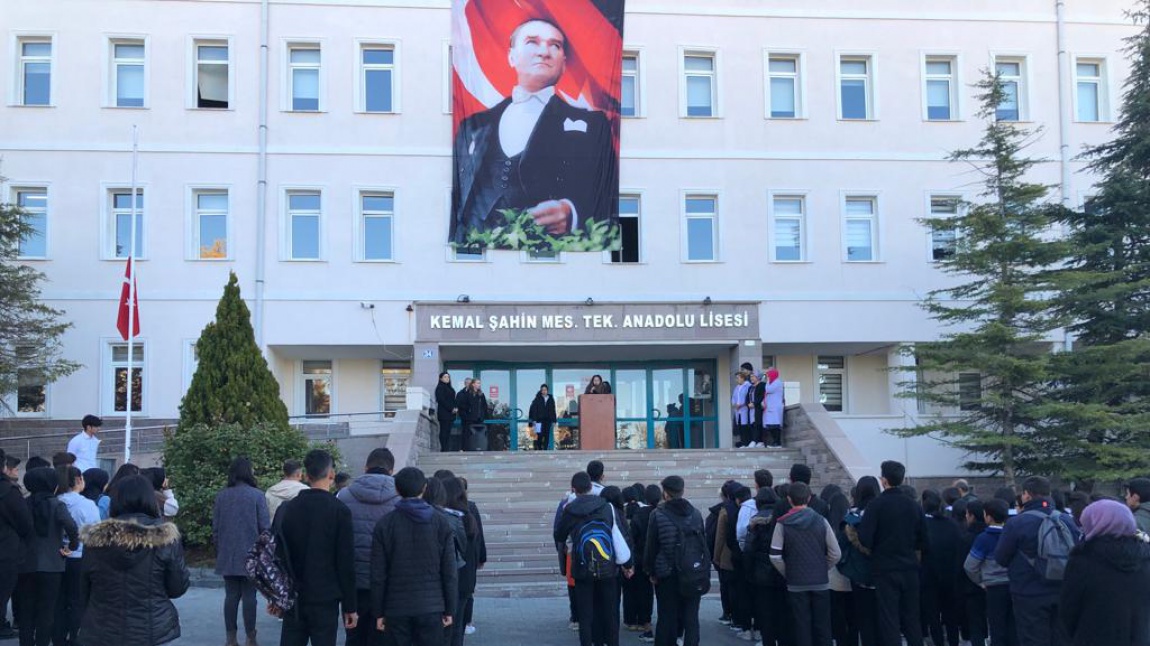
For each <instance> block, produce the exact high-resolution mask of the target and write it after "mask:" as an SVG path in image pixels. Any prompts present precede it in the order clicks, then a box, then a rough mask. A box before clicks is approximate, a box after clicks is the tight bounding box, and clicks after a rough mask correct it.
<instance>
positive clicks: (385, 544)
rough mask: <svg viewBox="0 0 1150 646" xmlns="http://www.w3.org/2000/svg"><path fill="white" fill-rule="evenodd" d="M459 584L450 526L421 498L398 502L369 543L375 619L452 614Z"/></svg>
mask: <svg viewBox="0 0 1150 646" xmlns="http://www.w3.org/2000/svg"><path fill="white" fill-rule="evenodd" d="M458 586H459V574H458V569H457V568H456V561H455V535H454V533H453V532H452V530H451V524H450V523H449V522H448V520H447V519H446V518H445V517H444V515H443V514H440V513H436V511H435V509H434V508H433V507H432V506H431V505H429V504H427V503H426V502H424V501H423V500H420V499H418V498H405V499H403V500H401V501H399V504H397V505H396V506H395V511H394V512H392V513H390V514H388V515H386V516H384V517H383V519H382V520H380V521H379V524H378V525H376V526H375V533H374V538H373V540H372V543H371V606H372V611H373V612H374V614H375V616H376V617H384V618H390V617H413V616H416V615H429V614H432V613H437V614H443V615H451V616H454V615H455V614H456V608H455V606H456V599H457V598H458V596H459V587H458ZM457 620H462V618H461V617H460V618H458V619H457Z"/></svg>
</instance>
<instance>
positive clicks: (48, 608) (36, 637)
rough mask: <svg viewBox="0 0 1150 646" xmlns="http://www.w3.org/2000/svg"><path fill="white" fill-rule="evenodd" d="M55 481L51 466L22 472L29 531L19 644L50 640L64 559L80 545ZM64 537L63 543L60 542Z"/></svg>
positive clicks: (39, 645) (19, 589)
mask: <svg viewBox="0 0 1150 646" xmlns="http://www.w3.org/2000/svg"><path fill="white" fill-rule="evenodd" d="M58 483H59V480H58V478H57V476H56V470H55V469H53V468H52V467H39V468H36V469H32V470H30V471H28V473H26V474H24V488H25V489H27V490H28V493H29V496H28V500H27V502H28V510H29V511H30V512H31V513H32V533H30V534H29V535H28V537H27V538H25V539H24V540H23V544H24V560H23V562H21V563H20V574H19V578H18V579H17V582H16V596H17V597H19V599H20V604H19V605H20V616H19V617H17V619H18V620H19V623H20V643H21V644H27V645H29V646H30V645H31V644H35V645H36V646H47V644H48V642H49V641H51V640H52V628H53V625H54V622H55V619H56V598H57V596H58V595H59V593H60V583H61V580H62V579H63V577H64V558H65V557H66V556H68V555H69V554H71V553H72V550H75V549H76V548H77V547H79V546H80V544H79V542H78V539H79V532H78V531H77V530H76V521H74V520H72V515H71V514H70V513H68V507H67V505H65V504H64V503H63V502H61V501H60V500H58V499H57V498H56V487H57V485H58ZM65 536H66V537H67V543H66V544H65V543H63V542H62V540H63V539H64V537H65ZM92 643H99V642H92Z"/></svg>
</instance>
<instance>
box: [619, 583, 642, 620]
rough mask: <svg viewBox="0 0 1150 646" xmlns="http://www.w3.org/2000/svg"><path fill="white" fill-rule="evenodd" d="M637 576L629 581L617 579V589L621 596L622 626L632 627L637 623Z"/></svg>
mask: <svg viewBox="0 0 1150 646" xmlns="http://www.w3.org/2000/svg"><path fill="white" fill-rule="evenodd" d="M638 578H639V577H638V576H634V577H631V578H630V579H626V578H623V577H622V576H620V577H619V588H620V589H621V590H622V594H623V625H624V626H634V625H636V624H637V623H638V621H639V618H638V616H637V615H638V613H637V612H636V607H635V606H636V603H635V582H636V580H638Z"/></svg>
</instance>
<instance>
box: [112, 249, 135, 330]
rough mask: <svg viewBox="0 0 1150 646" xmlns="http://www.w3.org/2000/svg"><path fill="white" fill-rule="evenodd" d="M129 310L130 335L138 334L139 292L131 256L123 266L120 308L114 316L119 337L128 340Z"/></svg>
mask: <svg viewBox="0 0 1150 646" xmlns="http://www.w3.org/2000/svg"><path fill="white" fill-rule="evenodd" d="M129 299H131V304H132V306H131V307H128V303H129ZM129 310H131V320H132V329H131V336H133V337H137V336H140V299H139V292H138V291H137V290H136V263H135V261H134V260H133V259H132V258H128V263H127V265H126V266H125V267H124V282H123V285H122V286H121V287H120V308H119V314H118V315H117V316H116V329H117V330H119V331H120V338H122V339H124V340H125V341H127V340H128V334H129V330H128V316H129V314H128V312H129Z"/></svg>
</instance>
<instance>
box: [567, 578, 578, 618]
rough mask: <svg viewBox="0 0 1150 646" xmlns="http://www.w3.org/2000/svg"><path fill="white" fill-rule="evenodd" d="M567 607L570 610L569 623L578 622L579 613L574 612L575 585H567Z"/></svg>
mask: <svg viewBox="0 0 1150 646" xmlns="http://www.w3.org/2000/svg"><path fill="white" fill-rule="evenodd" d="M567 608H568V609H569V610H570V612H571V623H573V624H577V623H579V615H578V614H577V613H576V612H575V587H574V586H570V585H569V586H567Z"/></svg>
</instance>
